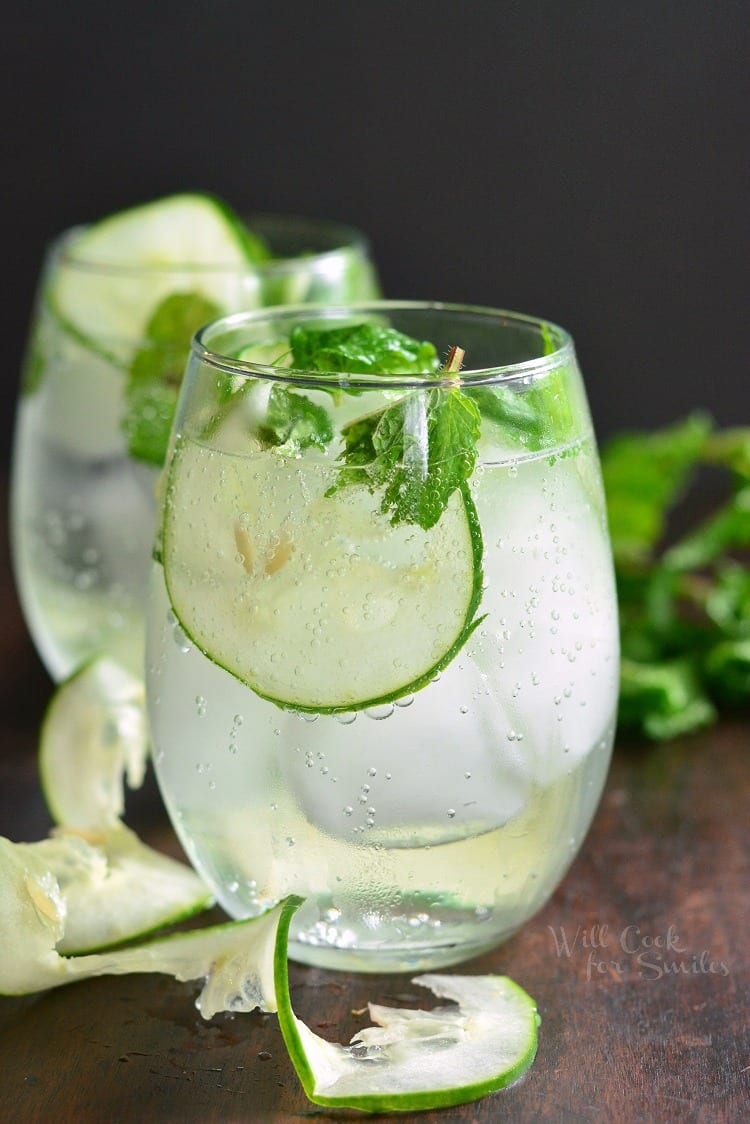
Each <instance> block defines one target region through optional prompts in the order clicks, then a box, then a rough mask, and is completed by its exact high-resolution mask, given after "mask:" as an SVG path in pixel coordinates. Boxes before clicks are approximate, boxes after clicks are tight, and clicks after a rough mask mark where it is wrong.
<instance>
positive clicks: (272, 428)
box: [261, 383, 333, 453]
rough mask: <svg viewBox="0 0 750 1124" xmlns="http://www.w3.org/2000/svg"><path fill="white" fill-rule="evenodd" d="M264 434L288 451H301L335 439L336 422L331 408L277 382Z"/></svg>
mask: <svg viewBox="0 0 750 1124" xmlns="http://www.w3.org/2000/svg"><path fill="white" fill-rule="evenodd" d="M261 437H262V439H263V440H264V441H265V442H266V443H267V444H269V445H273V446H275V447H276V448H278V449H279V451H280V452H284V453H298V452H299V451H300V450H301V449H307V448H309V447H310V446H311V445H316V446H317V447H318V448H319V449H324V448H325V446H326V445H327V444H328V443H329V441H331V440H333V426H332V424H331V419H330V417H329V415H328V412H327V410H325V408H324V407H323V406H319V405H317V403H315V402H311V401H310V399H309V398H307V397H306V396H305V395H304V394H298V393H296V392H295V391H293V390H288V389H287V388H286V387H285V386H282V385H281V384H280V383H274V385H273V386H272V387H271V393H270V395H269V398H268V409H267V411H266V417H265V422H264V424H263V426H262V427H261Z"/></svg>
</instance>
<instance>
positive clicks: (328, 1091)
mask: <svg viewBox="0 0 750 1124" xmlns="http://www.w3.org/2000/svg"><path fill="white" fill-rule="evenodd" d="M290 917H291V913H290V912H289V911H287V912H286V913H285V914H284V915H283V916H282V919H281V922H280V925H279V943H280V944H281V943H284V944H285V943H286V935H287V934H286V930H288V926H289V920H290ZM412 983H415V984H418V985H419V986H420V987H426V988H429V990H430V991H432V992H433V994H434V995H437V996H439V997H440V998H441V999H449V1000H452V1001H453V1002H455V1003H457V1004H458V1006H456V1007H439V1008H437V1009H436V1010H433V1011H418V1010H417V1011H415V1010H411V1009H403V1008H393V1007H381V1006H378V1005H376V1004H373V1003H370V1004H369V1009H370V1017H371V1018H372V1019H373V1020H374V1021H375V1022H376V1023H377V1024H378V1025H377V1027H369V1028H367V1029H364V1030H361V1031H359V1032H358V1033H357V1034H356V1035H355V1036H354V1038H353V1039H352V1042H351V1044H350V1045H349V1046H341V1045H339V1044H338V1043H334V1042H328V1041H326V1040H325V1039H323V1038H320V1037H319V1036H318V1035H317V1034H314V1033H313V1031H311V1030H310V1028H309V1027H308V1026H306V1025H305V1023H303V1022H302V1021H301V1020H300V1019H298V1018H297V1017H296V1016H295V1014H294V1011H293V1010H292V1004H291V996H290V993H289V980H288V976H287V971H286V963H285V958H284V959H282V957H281V956H280V955H277V958H276V1002H277V1005H278V1014H279V1024H280V1027H281V1032H282V1034H283V1036H284V1041H285V1043H286V1048H287V1050H288V1051H289V1056H290V1057H291V1059H292V1063H293V1065H294V1068H295V1069H296V1071H297V1076H298V1077H299V1079H300V1081H301V1083H302V1086H303V1088H304V1090H305V1093H306V1094H307V1096H308V1097H309V1098H310V1100H311V1101H312V1102H313V1103H314V1104H319V1105H325V1106H328V1107H336V1108H359V1109H363V1110H365V1111H366V1112H410V1111H412V1112H413V1111H417V1110H422V1109H431V1108H445V1107H448V1106H450V1105H457V1104H464V1103H466V1102H467V1101H473V1100H478V1099H479V1098H480V1097H483V1096H485V1095H486V1094H487V1093H491V1092H494V1091H495V1090H497V1089H502V1088H505V1087H506V1086H507V1085H510V1084H511V1083H512V1082H513V1081H516V1080H517V1079H518V1078H519V1077H521V1075H522V1074H523V1073H525V1072H526V1070H527V1069H528V1068H529V1067H530V1066H531V1064H532V1062H533V1061H534V1058H535V1056H536V1049H537V1027H538V1025H539V1021H540V1020H539V1016H538V1014H537V1010H536V1004H535V1003H534V1000H533V999H532V998H531V996H529V995H527V994H526V992H525V991H523V989H522V988H520V987H519V986H518V984H516V983H514V982H513V980H510V979H508V978H507V977H506V976H442V975H440V976H438V975H425V976H417V977H416V978H415V979H413V980H412Z"/></svg>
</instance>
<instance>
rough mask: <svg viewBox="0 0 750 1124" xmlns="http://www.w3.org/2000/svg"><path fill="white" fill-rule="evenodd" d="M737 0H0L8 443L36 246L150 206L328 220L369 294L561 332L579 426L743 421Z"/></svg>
mask: <svg viewBox="0 0 750 1124" xmlns="http://www.w3.org/2000/svg"><path fill="white" fill-rule="evenodd" d="M749 28H750V12H749V9H748V5H747V3H746V0H741V2H722V0H712V2H711V0H706V2H701V0H681V2H679V3H658V2H654V0H652V2H648V3H647V2H642V0H634V2H631V3H628V4H622V3H614V2H610V0H599V2H598V3H586V4H582V3H577V4H572V3H566V2H565V0H557V2H555V3H533V2H525V3H503V2H498V3H492V4H490V3H483V4H472V3H468V4H464V5H461V4H458V3H406V4H404V3H389V2H381V3H378V4H370V3H359V4H358V3H350V4H326V3H323V4H320V3H318V4H315V5H312V4H307V5H300V4H294V5H291V4H283V3H279V4H268V3H252V2H251V0H213V2H212V3H210V4H208V3H205V4H204V3H200V2H198V0H182V2H181V3H170V4H166V3H153V4H151V5H148V6H147V5H146V4H145V3H144V4H142V5H138V4H136V3H133V4H130V5H128V6H127V7H125V6H122V7H120V6H118V5H115V6H114V7H110V6H107V5H106V4H105V3H102V2H99V3H88V2H74V3H71V4H66V5H61V4H59V3H52V2H51V0H46V2H43V3H34V2H31V3H27V4H25V5H22V4H16V5H14V11H13V14H12V16H11V17H8V16H7V15H6V17H5V21H4V28H3V35H2V42H1V43H0V49H1V51H2V58H1V59H0V82H1V83H2V86H4V89H2V90H0V94H1V95H2V104H3V105H4V106H5V107H6V116H7V118H8V120H7V124H6V127H5V129H4V136H3V140H2V148H3V151H4V153H5V165H6V167H5V176H4V179H5V182H6V190H5V192H4V196H5V202H4V208H3V211H4V216H5V219H6V224H7V225H6V230H5V231H4V237H3V245H4V249H5V279H6V285H5V286H4V289H5V295H4V297H3V302H2V309H3V316H4V317H5V323H4V325H3V327H4V332H3V339H4V344H5V362H6V374H5V379H4V380H3V391H2V397H3V400H2V404H1V410H2V414H1V421H2V441H3V446H4V449H5V451H6V457H7V455H8V448H9V441H10V433H11V428H12V418H13V408H14V406H13V404H14V399H15V394H16V388H17V372H18V365H19V361H20V355H21V351H22V341H23V337H24V335H25V331H26V324H27V321H28V316H29V310H30V304H31V300H32V294H33V289H34V284H35V280H36V277H37V275H38V271H39V266H40V262H41V257H42V254H43V250H44V246H45V244H46V243H47V241H48V240H49V239H50V238H51V237H52V236H53V235H55V234H56V233H57V232H58V231H60V230H61V229H63V228H64V227H66V226H69V225H71V224H73V223H77V222H82V221H88V220H91V219H95V218H97V217H99V216H101V215H103V214H106V213H107V212H110V211H112V210H116V209H119V208H121V207H123V206H126V205H129V204H132V203H134V202H139V201H143V200H147V199H149V198H153V197H155V196H158V195H160V194H164V193H167V192H170V191H174V190H181V189H187V188H206V189H211V190H213V191H216V192H217V193H219V194H221V195H224V196H225V197H226V198H227V199H228V200H229V201H230V202H231V203H233V204H234V205H235V207H237V208H238V209H240V210H246V211H247V210H264V209H265V210H278V211H289V212H297V213H308V214H312V215H319V216H323V217H331V218H342V219H344V220H347V221H349V222H352V223H354V224H356V225H359V226H361V227H362V228H363V229H365V230H366V231H367V232H368V233H369V235H370V238H371V242H372V246H373V251H374V254H375V257H376V260H377V262H378V265H379V267H380V272H381V277H382V280H383V284H384V288H385V291H386V293H387V294H388V295H390V296H403V297H426V298H436V299H442V300H458V301H469V302H478V303H483V304H488V305H499V306H502V307H506V308H513V309H517V310H521V311H525V312H531V313H537V314H540V315H543V316H545V317H548V318H550V319H553V320H556V321H558V322H559V323H562V324H564V325H565V326H566V327H568V328H569V329H570V330H571V331H572V332H573V334H574V337H575V339H576V341H577V344H578V350H579V354H580V356H581V360H582V365H583V369H584V374H585V377H586V380H587V384H588V388H589V395H590V398H591V403H592V408H593V412H594V416H595V421H596V424H597V428H598V429H599V431H600V433H601V434H603V435H604V434H607V433H609V432H611V431H612V430H614V429H617V428H620V427H622V426H629V427H630V426H651V425H655V424H658V423H663V422H666V421H668V420H670V419H672V418H674V417H677V416H679V415H681V414H684V413H685V412H687V411H688V410H690V409H692V408H694V407H698V406H700V407H704V408H707V409H709V410H710V412H711V413H713V414H714V415H715V416H716V417H717V418H718V419H719V420H720V421H722V422H736V421H738V420H745V421H747V420H748V413H750V410H748V406H749V405H750V395H749V394H748V391H747V389H746V378H747V374H746V373H747V358H746V356H747V339H748V315H747V285H746V271H745V269H746V263H747V261H748V257H749V256H750V255H749V251H750V246H749V245H748V243H749V241H750V239H749V238H748V218H747V203H748V200H747V192H746V184H747V179H746V173H747V162H748V139H749V138H748V95H749V94H750V88H749V84H748V59H749V58H750V34H749Z"/></svg>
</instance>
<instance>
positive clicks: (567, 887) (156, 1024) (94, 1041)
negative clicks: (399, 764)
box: [0, 549, 750, 1124]
mask: <svg viewBox="0 0 750 1124" xmlns="http://www.w3.org/2000/svg"><path fill="white" fill-rule="evenodd" d="M0 606H1V607H2V613H3V621H4V622H5V627H4V629H3V631H2V635H0V697H1V698H2V704H3V709H2V716H1V717H0V728H1V732H2V753H1V754H0V832H1V833H2V834H4V835H8V836H9V837H11V838H14V839H33V838H38V837H40V836H41V835H43V834H44V833H45V832H46V830H47V828H48V826H49V820H48V817H47V813H46V811H45V808H44V804H43V801H42V799H41V796H40V794H39V790H38V786H37V780H36V766H35V740H36V728H37V725H38V721H39V717H40V714H41V711H42V708H43V705H44V702H45V700H46V698H47V697H48V695H49V693H50V686H49V682H48V680H47V678H46V676H45V674H44V672H43V670H42V668H41V666H40V665H39V662H38V660H37V659H36V657H35V655H34V654H33V651H32V649H31V645H30V643H29V641H28V640H27V638H26V635H25V631H24V627H23V623H22V621H21V617H20V613H19V611H18V607H17V604H16V601H15V597H14V594H13V591H12V587H11V584H10V578H9V574H8V562H7V549H5V550H4V552H3V555H2V570H1V571H0ZM749 765H750V724H749V723H748V722H747V721H746V720H743V719H741V718H738V719H736V720H735V721H732V722H725V723H724V724H723V725H721V726H720V727H718V728H717V729H715V730H711V731H708V732H706V733H704V734H700V735H698V736H694V737H692V738H688V739H684V740H682V741H678V742H675V743H673V744H670V745H667V746H662V747H656V748H647V747H638V746H627V745H619V746H618V747H617V751H616V753H615V759H614V762H613V767H612V770H611V774H610V778H609V781H608V784H607V789H606V792H605V796H604V799H603V801H602V804H601V807H600V810H599V813H598V815H597V817H596V820H595V823H594V826H593V829H592V831H591V833H590V834H589V836H588V839H587V840H586V843H585V844H584V847H583V849H582V852H581V854H580V855H579V857H578V859H577V860H576V861H575V863H574V865H573V867H572V868H571V870H570V872H569V873H568V875H567V877H566V879H565V880H564V882H563V884H562V886H561V887H560V888H559V890H558V891H557V893H556V894H555V895H554V897H553V898H552V900H551V901H550V902H549V903H548V905H547V906H546V907H545V909H544V910H543V911H542V912H541V913H540V914H538V915H537V916H536V917H535V918H533V919H532V920H531V921H530V922H529V923H528V924H527V925H526V926H525V928H524V929H523V930H522V932H520V933H519V934H518V935H517V936H516V937H515V938H514V939H512V940H511V941H509V942H507V943H506V944H505V945H504V946H502V947H501V948H499V949H497V950H496V951H495V952H493V953H492V954H490V955H487V956H485V957H483V958H481V959H479V960H476V961H474V962H472V963H471V964H470V965H468V966H467V969H466V970H467V971H472V972H486V971H492V972H503V973H507V974H509V975H511V976H512V977H513V978H515V979H516V980H518V981H519V982H520V983H521V984H522V985H523V986H524V987H526V988H527V989H528V990H529V991H530V992H531V994H532V995H534V997H535V998H536V1000H537V1002H538V1005H539V1009H540V1012H541V1014H542V1019H543V1022H542V1026H541V1031H540V1041H539V1055H538V1058H537V1061H536V1063H535V1065H534V1067H533V1068H532V1070H531V1071H530V1073H529V1074H528V1075H527V1076H526V1077H525V1078H524V1079H523V1080H522V1081H521V1082H519V1083H518V1084H517V1085H516V1086H514V1087H513V1088H511V1089H508V1090H505V1091H504V1092H502V1093H499V1094H496V1095H494V1096H492V1097H488V1098H486V1099H484V1100H483V1101H480V1102H477V1103H475V1104H473V1105H466V1106H463V1107H462V1108H457V1109H450V1110H446V1111H444V1112H441V1113H424V1114H420V1115H419V1117H413V1116H404V1117H402V1118H401V1119H403V1120H405V1121H407V1120H412V1119H419V1120H421V1121H430V1120H435V1121H437V1120H440V1121H441V1122H443V1121H464V1122H469V1121H475V1122H482V1124H485V1122H487V1124H489V1122H495V1121H497V1120H499V1119H503V1120H504V1121H507V1122H509V1124H516V1122H526V1121H529V1122H530V1121H550V1122H554V1124H567V1122H568V1121H569V1122H571V1124H578V1122H581V1121H588V1120H594V1121H596V1120H601V1121H624V1122H627V1124H637V1122H640V1121H643V1122H651V1121H667V1122H668V1121H681V1122H683V1124H687V1122H690V1121H696V1122H700V1124H703V1122H705V1121H708V1122H713V1121H722V1122H724V1121H726V1122H732V1124H733V1122H735V1121H742V1120H747V1119H750V1041H749V1040H748V1025H747V1024H748V1011H749V1010H750V968H749V967H748V952H749V951H750V941H749V940H748V933H747V930H748V925H749V924H750V911H749V910H748V891H749V890H750V847H749V845H748V832H747V819H748V813H747V809H748V807H750V768H749ZM129 817H130V822H131V823H132V824H133V825H134V826H135V827H136V828H137V829H138V830H139V831H140V832H141V834H142V835H143V836H144V837H145V838H146V839H147V840H148V841H149V842H151V843H152V844H155V845H158V846H161V847H163V848H164V849H165V850H168V851H170V852H171V853H173V854H177V853H178V847H177V843H176V840H175V838H174V836H173V834H172V832H171V830H170V828H169V827H168V825H167V823H166V821H165V817H164V813H163V811H162V809H161V805H160V802H159V798H158V794H157V793H156V790H155V787H154V785H153V781H152V780H150V781H149V783H148V784H147V786H146V788H145V789H144V790H143V791H142V792H141V793H139V794H138V796H137V798H136V799H135V800H134V801H133V802H132V804H131V807H130V810H129ZM654 944H656V946H657V947H654ZM659 945H661V946H666V947H658V946H659ZM0 955H2V950H0ZM292 981H293V998H294V1002H295V1005H296V1008H297V1011H298V1013H299V1014H300V1015H301V1016H302V1017H303V1018H304V1019H305V1020H306V1021H307V1022H309V1023H310V1024H311V1025H312V1026H313V1027H314V1028H316V1029H318V1030H319V1032H320V1033H322V1034H323V1035H325V1036H327V1037H331V1038H335V1039H338V1040H345V1039H347V1038H348V1037H350V1036H351V1034H353V1033H354V1031H355V1030H356V1028H357V1026H358V1020H357V1017H356V1016H355V1015H353V1014H352V1011H353V1010H356V1009H358V1008H361V1007H363V1006H364V1005H365V1003H366V1001H367V999H376V1000H378V999H379V1000H383V1001H386V1002H388V1001H393V998H394V997H399V999H402V998H403V999H406V998H411V999H412V1000H413V1002H414V1003H415V1004H418V1003H420V1002H424V996H423V995H419V994H418V991H419V989H417V988H414V987H413V986H412V985H411V984H410V983H409V979H408V977H404V976H382V977H364V976H356V975H350V974H338V973H332V972H324V971H319V970H316V969H309V968H302V967H297V966H295V967H293V968H292ZM195 993H196V989H195V988H194V987H191V986H189V985H183V984H178V983H176V982H174V981H171V980H169V979H166V978H162V977H158V976H131V977H122V978H117V979H115V978H112V979H100V980H93V981H89V982H85V983H80V984H75V985H73V986H70V987H67V988H61V989H59V990H57V991H52V992H48V993H46V994H42V995H38V996H30V997H25V998H21V999H8V998H6V999H0V1120H2V1121H6V1120H7V1121H18V1122H21V1124H25V1122H27V1121H28V1122H35V1121H40V1122H47V1121H54V1122H55V1124H65V1122H68V1121H70V1122H73V1121H75V1122H76V1124H85V1122H89V1121H90V1122H92V1124H98V1122H100V1121H123V1122H129V1121H138V1122H140V1121H147V1122H150V1121H155V1122H162V1121H164V1122H166V1121H173V1120H174V1121H185V1122H193V1121H195V1122H201V1124H213V1122H217V1124H218V1122H222V1124H224V1122H229V1121H290V1120H304V1119H320V1120H326V1119H338V1120H345V1119H354V1118H359V1117H360V1114H357V1113H343V1112H339V1113H333V1114H329V1113H325V1112H322V1111H318V1110H316V1109H315V1108H314V1106H312V1105H310V1104H309V1102H308V1101H307V1100H306V1098H305V1096H304V1094H303V1093H302V1091H301V1089H300V1086H299V1084H298V1082H297V1079H296V1077H295V1074H294V1072H293V1070H292V1067H291V1064H290V1062H289V1061H288V1059H287V1057H286V1053H285V1050H284V1047H283V1044H282V1041H281V1037H280V1034H279V1031H278V1027H277V1024H276V1020H275V1019H274V1018H273V1017H272V1016H264V1015H259V1014H256V1015H249V1016H239V1017H236V1018H231V1017H229V1016H220V1017H217V1018H215V1019H212V1020H211V1021H210V1022H204V1021H203V1020H202V1019H201V1018H200V1016H199V1015H198V1013H197V1011H196V1010H195V1007H194V997H195Z"/></svg>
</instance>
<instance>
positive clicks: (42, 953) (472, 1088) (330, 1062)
mask: <svg viewBox="0 0 750 1124" xmlns="http://www.w3.org/2000/svg"><path fill="white" fill-rule="evenodd" d="M45 846H46V844H44V843H41V844H33V845H26V846H25V845H23V844H13V843H10V842H9V841H8V840H7V839H0V941H1V942H2V947H3V949H4V955H3V958H2V959H1V960H0V994H6V995H23V994H27V993H28V992H33V991H39V990H41V989H43V988H48V987H55V986H58V985H60V984H64V983H71V982H72V981H73V980H75V979H85V978H88V977H91V976H101V975H124V974H126V973H129V972H161V973H165V974H168V975H173V976H175V977H176V978H177V979H178V980H203V981H204V983H203V989H202V991H201V994H200V996H199V998H198V1000H197V1004H196V1005H197V1007H198V1009H199V1010H200V1012H201V1014H202V1015H203V1017H204V1018H206V1019H208V1018H211V1017H212V1016H213V1015H214V1014H217V1013H218V1012H220V1011H231V1012H233V1013H236V1012H240V1011H252V1010H253V1009H255V1008H256V1007H259V1008H260V1009H261V1010H264V1011H278V1016H279V1024H280V1027H281V1032H282V1035H283V1037H284V1041H285V1043H286V1046H287V1049H288V1051H289V1054H290V1057H291V1060H292V1063H293V1064H294V1067H295V1069H296V1070H297V1075H298V1076H299V1078H300V1081H301V1083H302V1086H303V1088H304V1090H305V1092H306V1094H307V1096H308V1097H309V1098H310V1100H311V1101H313V1102H314V1103H315V1104H320V1105H327V1106H334V1107H339V1108H358V1109H363V1110H364V1111H366V1112H408V1111H416V1110H420V1109H431V1108H443V1107H447V1106H450V1105H457V1104H463V1103H465V1102H467V1101H471V1100H476V1099H478V1098H479V1097H482V1096H484V1095H485V1094H487V1093H490V1092H493V1091H494V1090H496V1089H501V1088H504V1087H505V1086H507V1085H509V1084H511V1082H513V1081H515V1080H516V1079H517V1078H518V1077H520V1076H521V1075H522V1074H523V1073H524V1072H525V1071H526V1070H527V1069H528V1068H529V1066H530V1065H531V1063H532V1062H533V1060H534V1057H535V1054H536V1046H537V1026H538V1023H539V1018H538V1015H537V1012H536V1007H535V1004H534V1001H533V1000H532V999H531V997H530V996H529V995H527V994H526V992H525V991H523V990H522V989H521V988H520V987H518V985H517V984H515V983H513V981H512V980H509V979H507V978H506V977H503V976H442V975H441V976H435V975H427V976H418V977H417V978H416V979H415V980H414V981H413V982H414V983H417V984H419V985H420V986H423V987H428V988H429V989H430V990H431V991H432V992H433V993H434V994H435V995H438V996H440V997H441V998H445V999H449V1000H453V1001H455V1002H456V1003H457V1004H458V1006H455V1007H442V1008H439V1009H437V1010H433V1011H415V1010H409V1009H394V1008H388V1007H380V1006H376V1005H374V1004H371V1005H370V1015H371V1017H372V1018H373V1020H374V1021H375V1022H376V1023H377V1024H378V1026H377V1027H370V1028H367V1029H363V1030H361V1031H359V1033H358V1034H357V1035H355V1037H354V1039H353V1040H352V1043H351V1044H350V1045H349V1046H346V1047H345V1046H340V1045H338V1044H337V1043H332V1042H328V1041H326V1040H324V1039H322V1038H320V1037H319V1036H318V1035H316V1034H314V1033H313V1031H311V1030H310V1029H309V1027H307V1026H306V1025H305V1023H303V1022H302V1021H301V1020H299V1019H297V1018H296V1016H295V1014H294V1011H293V1010H292V1005H291V995H290V989H289V979H288V972H287V938H288V932H289V923H290V920H291V917H292V915H293V913H294V911H295V910H296V909H297V907H298V906H299V905H300V904H301V900H300V899H299V898H288V899H286V900H285V901H283V902H280V903H279V904H278V905H277V906H275V907H274V908H273V909H271V910H269V911H268V912H267V913H265V914H262V915H261V916H260V917H258V918H253V919H251V920H248V921H234V922H230V923H228V924H226V925H218V926H212V927H209V928H206V929H198V930H195V931H193V932H190V933H178V934H174V935H172V936H168V937H163V938H161V939H159V940H154V941H151V942H148V943H146V944H142V945H135V946H132V947H130V948H125V949H115V950H113V951H111V952H104V953H93V954H89V955H86V956H62V955H60V952H59V942H60V940H61V938H62V936H63V934H64V932H65V925H66V914H67V913H68V908H69V902H68V900H66V898H65V894H64V892H63V891H62V890H61V887H60V885H59V883H58V880H57V878H56V877H55V874H54V870H53V867H52V866H51V865H50V864H49V862H48V861H47V859H48V858H49V854H48V853H46V854H45V853H43V849H44V848H45ZM117 894H119V896H120V898H121V902H122V904H123V907H125V905H126V903H127V901H128V900H129V896H130V894H129V887H128V886H127V885H125V884H123V885H122V886H121V887H119V888H118V891H117ZM115 896H117V895H115ZM98 900H99V899H98V896H97V895H96V893H94V892H93V888H92V892H91V893H90V894H89V896H88V899H86V897H85V896H84V897H81V898H80V899H79V900H78V902H77V903H75V907H76V908H77V909H78V910H79V911H80V912H81V913H82V914H83V915H84V918H85V915H86V914H87V913H90V912H92V911H93V912H96V910H97V908H98V905H97V903H98ZM83 927H84V928H85V924H84V925H83ZM56 945H57V946H58V947H57V948H56V947H55V946H56Z"/></svg>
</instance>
